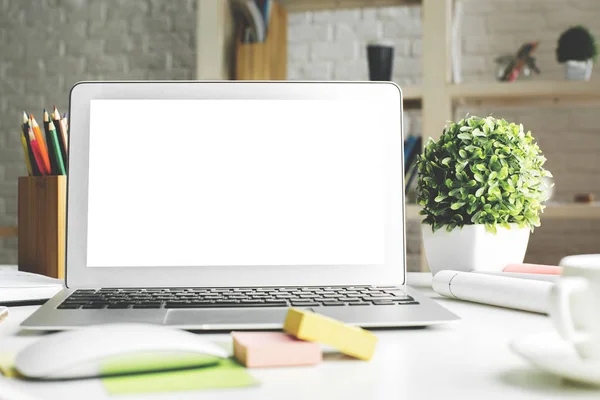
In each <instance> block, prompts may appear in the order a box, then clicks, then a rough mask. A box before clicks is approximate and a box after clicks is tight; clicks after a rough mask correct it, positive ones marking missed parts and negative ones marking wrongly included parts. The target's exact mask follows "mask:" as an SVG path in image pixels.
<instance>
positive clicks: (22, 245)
mask: <svg viewBox="0 0 600 400" xmlns="http://www.w3.org/2000/svg"><path fill="white" fill-rule="evenodd" d="M66 188H67V177H66V176H64V175H61V176H25V177H20V178H19V199H18V226H17V228H18V237H19V239H18V247H19V270H21V271H26V272H33V273H36V274H42V275H46V276H49V277H52V278H59V279H64V277H65V233H66V226H65V219H66V211H67V208H66V206H67V202H66V197H67V193H66Z"/></svg>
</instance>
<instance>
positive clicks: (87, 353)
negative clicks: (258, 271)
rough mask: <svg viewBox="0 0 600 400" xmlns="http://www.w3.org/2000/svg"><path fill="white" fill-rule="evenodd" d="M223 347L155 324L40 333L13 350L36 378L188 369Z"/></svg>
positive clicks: (222, 354) (20, 366)
mask: <svg viewBox="0 0 600 400" xmlns="http://www.w3.org/2000/svg"><path fill="white" fill-rule="evenodd" d="M226 357H227V352H226V351H225V350H224V349H222V348H221V347H219V346H217V345H215V344H214V343H211V342H208V341H207V340H205V339H203V338H202V337H201V336H199V335H196V334H193V333H190V332H186V331H182V330H178V329H174V328H169V327H165V326H161V325H151V324H103V325H93V326H89V327H84V328H81V329H76V330H72V331H64V332H59V333H55V334H51V335H47V336H44V337H43V338H41V339H40V340H38V341H37V342H35V343H33V344H31V345H30V346H28V347H26V348H25V349H23V350H22V351H21V352H19V353H18V354H17V358H16V360H15V367H16V369H17V371H19V372H20V373H21V374H22V375H24V376H26V377H29V378H36V379H73V378H85V377H95V376H106V375H115V374H126V373H140V372H151V371H157V370H164V369H172V368H189V367H194V366H201V365H208V364H214V363H217V362H218V360H219V359H220V358H226Z"/></svg>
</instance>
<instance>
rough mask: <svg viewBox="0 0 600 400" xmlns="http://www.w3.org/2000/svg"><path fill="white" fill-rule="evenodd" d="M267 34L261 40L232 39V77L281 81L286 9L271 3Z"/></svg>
mask: <svg viewBox="0 0 600 400" xmlns="http://www.w3.org/2000/svg"><path fill="white" fill-rule="evenodd" d="M272 7H273V8H272V10H271V17H270V22H269V29H268V30H267V36H266V39H265V41H264V42H262V43H242V40H241V34H239V35H238V38H237V41H236V52H235V79H239V80H285V79H286V77H287V11H286V9H285V7H283V6H282V5H280V4H279V3H277V2H275V1H274V2H273V3H272Z"/></svg>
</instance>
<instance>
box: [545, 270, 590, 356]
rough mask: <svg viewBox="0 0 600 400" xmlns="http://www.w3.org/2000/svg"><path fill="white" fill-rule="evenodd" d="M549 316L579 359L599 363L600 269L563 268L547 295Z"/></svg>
mask: <svg viewBox="0 0 600 400" xmlns="http://www.w3.org/2000/svg"><path fill="white" fill-rule="evenodd" d="M550 316H551V317H552V319H553V320H554V326H555V327H556V329H557V330H558V332H559V333H560V335H561V336H562V337H563V338H564V339H565V340H567V341H569V342H571V343H572V344H573V346H574V347H575V349H576V350H577V353H579V355H580V356H581V358H583V359H589V360H600V267H599V266H591V265H588V266H565V267H564V269H563V273H562V276H561V278H560V279H559V280H558V281H557V282H556V284H555V285H554V286H553V288H552V290H551V291H550Z"/></svg>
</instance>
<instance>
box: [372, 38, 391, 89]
mask: <svg viewBox="0 0 600 400" xmlns="http://www.w3.org/2000/svg"><path fill="white" fill-rule="evenodd" d="M367 60H368V66H369V80H370V81H391V80H392V69H393V67H394V45H393V44H392V43H391V42H388V41H381V40H380V41H376V42H371V43H369V44H368V45H367Z"/></svg>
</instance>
